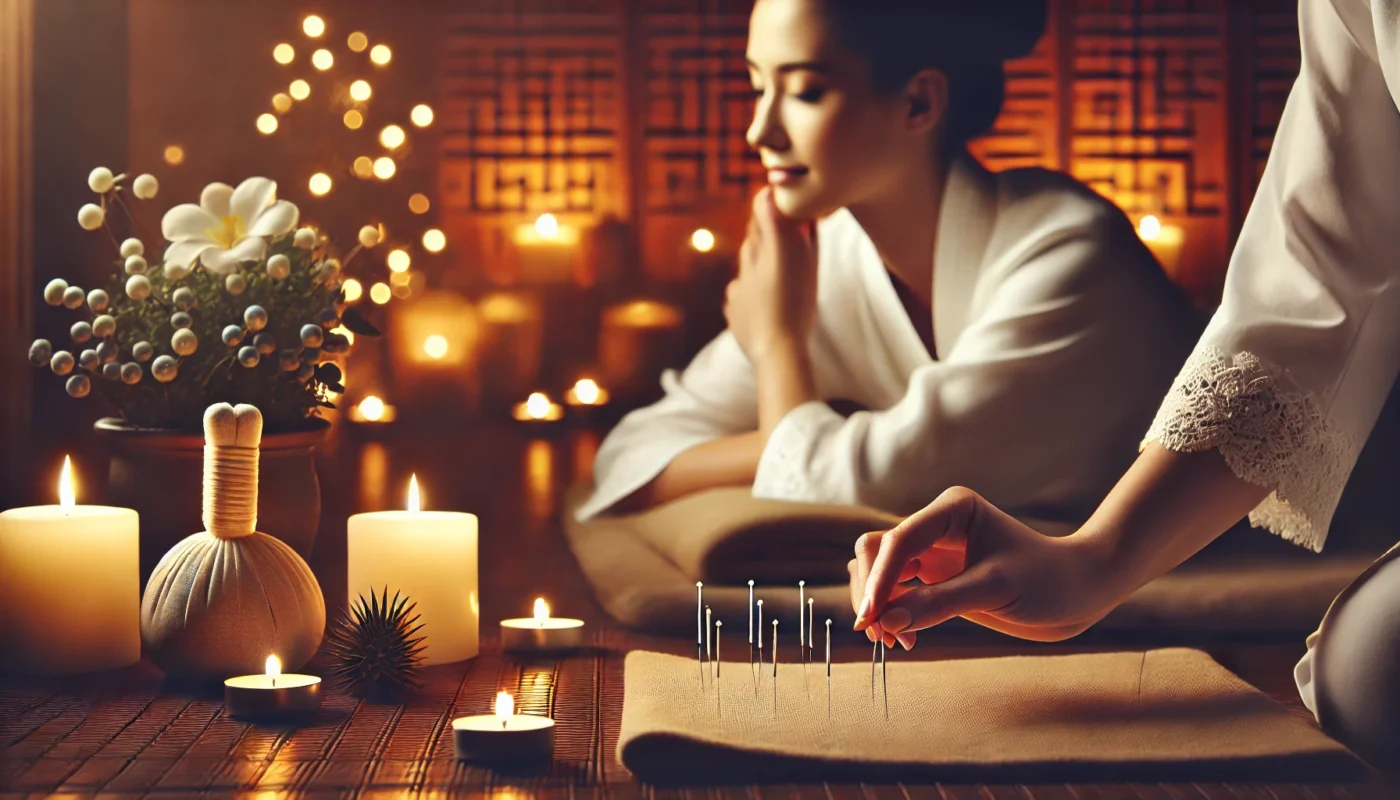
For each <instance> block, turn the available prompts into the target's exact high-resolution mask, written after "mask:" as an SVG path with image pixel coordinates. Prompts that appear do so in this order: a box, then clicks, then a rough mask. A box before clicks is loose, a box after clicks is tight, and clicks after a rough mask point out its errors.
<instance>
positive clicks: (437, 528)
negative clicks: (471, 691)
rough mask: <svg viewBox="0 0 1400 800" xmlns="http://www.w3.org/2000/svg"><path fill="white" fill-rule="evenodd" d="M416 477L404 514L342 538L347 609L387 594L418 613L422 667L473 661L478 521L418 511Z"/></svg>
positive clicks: (360, 525)
mask: <svg viewBox="0 0 1400 800" xmlns="http://www.w3.org/2000/svg"><path fill="white" fill-rule="evenodd" d="M420 505H421V501H420V499H419V494H418V477H417V476H416V475H415V476H413V477H412V478H411V479H410V480H409V485H408V510H407V511H376V512H372V513H367V514H355V515H354V516H352V517H350V521H349V523H348V527H347V531H346V550H347V553H346V573H347V586H348V588H349V603H350V606H351V607H352V608H353V607H354V604H355V602H356V600H357V599H358V598H359V596H361V595H363V596H365V597H369V595H370V593H371V592H380V591H383V590H384V589H385V588H387V589H388V591H389V594H390V595H392V594H394V593H395V592H401V593H403V594H404V595H406V596H407V597H408V599H409V601H410V602H412V603H414V604H415V605H416V607H417V608H416V610H415V613H416V614H418V615H419V616H420V617H421V619H420V620H419V622H421V623H423V632H422V634H423V637H424V639H423V644H424V650H423V665H424V666H432V665H433V664H448V663H451V662H454V661H462V660H463V659H468V658H472V657H473V656H475V655H476V654H477V652H478V650H479V639H478V636H479V621H480V616H479V615H480V606H479V600H478V595H477V579H478V576H477V563H478V562H477V519H476V515H474V514H465V513H460V512H455V511H422V510H420V509H419V506H420Z"/></svg>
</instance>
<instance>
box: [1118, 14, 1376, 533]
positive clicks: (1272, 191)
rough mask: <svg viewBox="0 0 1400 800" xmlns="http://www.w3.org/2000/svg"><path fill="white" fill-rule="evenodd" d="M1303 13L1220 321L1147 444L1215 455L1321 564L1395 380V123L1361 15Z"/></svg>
mask: <svg viewBox="0 0 1400 800" xmlns="http://www.w3.org/2000/svg"><path fill="white" fill-rule="evenodd" d="M1384 5H1385V4H1383V3H1376V6H1377V9H1376V12H1377V13H1380V12H1381V11H1382V6H1384ZM1298 16H1299V19H1298V30H1299V36H1300V39H1301V44H1302V68H1301V71H1300V73H1299V75H1298V79H1297V81H1296V82H1295V83H1294V85H1293V89H1292V91H1291V93H1290V94H1289V96H1288V102H1287V104H1286V105H1285V106H1284V111H1283V116H1282V119H1281V121H1280V122H1279V128H1278V133H1277V135H1276V137H1275V139H1274V146H1273V150H1272V151H1271V152H1270V154H1269V162H1268V165H1267V167H1266V168H1265V170H1264V175H1263V179H1262V181H1261V183H1260V185H1259V191H1258V193H1257V195H1256V196H1255V200H1254V203H1253V205H1252V206H1251V207H1250V209H1249V214H1248V216H1247V217H1246V219H1245V223H1244V227H1243V229H1242V230H1241V232H1240V239H1239V243H1238V244H1237V245H1236V247H1235V252H1234V254H1233V255H1232V257H1231V259H1230V269H1229V272H1228V273H1227V275H1226V279H1225V293H1224V297H1223V299H1222V302H1221V306H1220V309H1219V310H1218V311H1217V312H1216V314H1215V317H1214V318H1213V319H1212V320H1211V323H1210V325H1209V326H1208V327H1207V329H1206V332H1205V334H1204V335H1203V336H1202V338H1201V341H1200V342H1199V343H1198V344H1197V346H1196V350H1195V352H1194V353H1193V354H1192V356H1191V358H1190V359H1189V361H1188V362H1187V364H1186V366H1185V368H1184V369H1183V370H1182V372H1181V374H1180V375H1179V376H1178V378H1177V380H1176V382H1175V383H1174V384H1173V386H1172V389H1171V391H1170V392H1169V393H1168V395H1167V397H1166V399H1165V400H1164V401H1163V403H1162V406H1161V409H1160V410H1159V411H1158V414H1157V419H1156V421H1155V422H1153V424H1152V426H1151V428H1150V429H1149V431H1148V433H1147V436H1146V439H1145V440H1144V443H1146V442H1147V441H1154V440H1155V441H1158V442H1160V443H1161V444H1162V445H1163V446H1165V447H1168V448H1170V449H1172V450H1177V451H1182V452H1189V451H1197V450H1206V449H1211V448H1214V449H1216V450H1218V451H1219V452H1220V453H1221V455H1222V456H1223V457H1224V459H1225V461H1226V463H1228V464H1229V466H1230V468H1231V470H1232V471H1233V472H1234V473H1235V474H1236V475H1238V476H1239V477H1240V478H1242V479H1244V480H1246V481H1249V482H1250V483H1254V484H1256V485H1258V486H1262V487H1266V488H1270V489H1272V490H1273V492H1272V493H1271V494H1270V496H1269V497H1268V498H1267V499H1266V500H1265V501H1264V502H1263V503H1261V504H1260V505H1259V507H1258V508H1256V509H1255V510H1254V511H1253V512H1252V513H1251V514H1250V521H1251V522H1252V523H1253V524H1255V525H1256V526H1259V527H1264V528H1268V529H1269V530H1272V531H1273V532H1275V533H1277V534H1280V535H1281V536H1283V537H1284V538H1285V539H1288V540H1290V541H1293V542H1296V543H1298V544H1300V545H1303V546H1305V547H1308V548H1311V549H1313V550H1318V551H1320V550H1321V549H1322V544H1323V541H1324V540H1325V538H1326V536H1327V530H1328V527H1329V525H1330V524H1331V519H1332V514H1333V512H1334V511H1335V510H1336V506H1337V500H1338V498H1339V497H1340V495H1341V492H1342V489H1343V487H1344V486H1345V484H1346V481H1347V479H1348V477H1349V476H1350V474H1351V470H1352V468H1353V467H1354V466H1355V462H1356V457H1357V454H1358V452H1359V450H1360V448H1361V445H1362V443H1363V442H1364V441H1365V439H1366V438H1367V436H1368V435H1369V433H1370V430H1371V427H1372V426H1373V425H1374V424H1375V420H1376V417H1377V415H1378V414H1379V413H1380V409H1381V406H1382V405H1383V403H1384V401H1385V397H1386V394H1387V392H1388V390H1389V388H1390V386H1391V384H1392V383H1393V382H1394V380H1395V376H1396V371H1397V368H1400V361H1398V360H1397V359H1400V302H1397V301H1398V300H1400V296H1398V295H1397V278H1400V265H1397V261H1396V259H1397V257H1400V253H1398V252H1397V248H1396V236H1397V234H1398V233H1400V114H1397V112H1396V106H1395V101H1394V100H1393V99H1392V96H1391V93H1390V91H1389V90H1388V89H1387V85H1386V81H1385V77H1384V75H1383V73H1382V70H1381V67H1380V64H1379V62H1378V58H1377V53H1376V36H1375V30H1376V29H1375V27H1374V25H1373V22H1372V18H1371V11H1370V9H1369V8H1368V7H1367V5H1366V4H1365V3H1363V2H1359V1H1358V0H1303V2H1302V3H1301V4H1300V6H1299V11H1298ZM1386 24H1390V23H1386Z"/></svg>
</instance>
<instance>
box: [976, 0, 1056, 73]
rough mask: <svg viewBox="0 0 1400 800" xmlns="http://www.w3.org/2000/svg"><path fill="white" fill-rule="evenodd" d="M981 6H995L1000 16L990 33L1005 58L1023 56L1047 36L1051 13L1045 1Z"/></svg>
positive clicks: (1007, 1) (1002, 1)
mask: <svg viewBox="0 0 1400 800" xmlns="http://www.w3.org/2000/svg"><path fill="white" fill-rule="evenodd" d="M978 5H981V6H983V7H986V8H989V9H994V10H995V11H996V12H997V13H996V16H997V19H996V20H994V21H993V23H994V25H995V28H994V30H993V31H992V32H991V35H990V36H989V41H991V42H994V43H995V44H994V46H995V48H996V51H997V53H998V54H1000V56H1001V59H1002V60H1003V61H1009V60H1010V59H1013V58H1020V57H1021V56H1024V55H1026V54H1028V53H1030V51H1031V50H1032V49H1034V48H1035V43H1036V42H1038V41H1040V37H1042V36H1044V35H1045V22H1046V17H1047V16H1048V14H1049V11H1048V9H1047V7H1046V6H1047V3H1046V0H1000V1H999V2H990V3H989V2H986V0H982V2H980V3H979V4H978Z"/></svg>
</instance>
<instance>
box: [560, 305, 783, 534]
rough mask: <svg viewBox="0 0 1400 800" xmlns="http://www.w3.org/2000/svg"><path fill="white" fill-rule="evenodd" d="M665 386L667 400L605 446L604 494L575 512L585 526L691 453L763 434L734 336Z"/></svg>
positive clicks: (599, 476) (637, 416) (597, 475)
mask: <svg viewBox="0 0 1400 800" xmlns="http://www.w3.org/2000/svg"><path fill="white" fill-rule="evenodd" d="M661 386H662V388H664V389H665V391H666V395H665V397H663V398H661V399H660V400H659V401H657V402H656V403H654V404H652V405H650V406H647V407H646V408H639V409H637V410H636V411H633V412H632V413H630V414H628V415H627V416H625V417H623V418H622V421H621V422H619V423H618V424H617V427H615V428H613V430H612V432H611V433H609V434H608V436H607V438H606V439H604V440H603V444H602V446H601V447H599V448H598V456H597V458H596V459H595V461H594V465H593V476H594V483H595V485H596V488H595V489H594V491H593V496H592V497H590V498H589V499H588V501H587V502H585V503H584V504H583V505H581V506H579V508H578V511H577V512H576V514H575V516H576V518H577V519H578V520H579V521H580V522H582V521H585V520H587V519H589V518H590V517H593V516H596V515H597V514H600V513H602V512H603V511H605V510H607V509H608V508H609V507H611V506H612V505H613V504H614V503H617V502H618V501H619V500H622V499H624V498H626V497H627V496H628V495H630V494H632V493H633V492H635V491H637V490H638V489H640V488H641V487H643V486H645V485H646V484H647V483H649V482H650V481H651V480H652V479H653V478H655V477H656V476H657V475H660V474H661V472H662V471H663V470H665V469H666V466H667V465H668V464H670V463H671V461H672V459H674V458H675V457H676V456H678V455H680V454H681V453H683V452H685V451H686V450H689V449H690V448H692V447H694V446H696V445H698V444H702V443H704V442H708V441H712V440H714V439H719V438H722V437H724V436H730V435H734V434H739V433H743V432H745V431H751V430H756V429H757V428H758V390H757V388H756V386H755V383H754V376H753V368H752V367H751V366H750V365H749V360H748V357H746V356H745V355H744V351H743V350H742V349H741V348H740V347H739V343H738V341H737V340H736V339H735V338H734V334H732V333H730V332H729V331H727V330H726V331H724V332H723V333H721V334H720V335H719V336H717V337H715V339H714V340H713V341H711V342H710V343H709V344H707V345H705V347H704V348H703V349H702V350H701V351H700V352H699V354H697V355H696V356H695V358H694V360H692V361H691V362H690V364H689V365H688V366H687V367H686V368H685V371H684V372H681V373H677V372H676V371H675V370H666V371H665V372H664V373H662V375H661Z"/></svg>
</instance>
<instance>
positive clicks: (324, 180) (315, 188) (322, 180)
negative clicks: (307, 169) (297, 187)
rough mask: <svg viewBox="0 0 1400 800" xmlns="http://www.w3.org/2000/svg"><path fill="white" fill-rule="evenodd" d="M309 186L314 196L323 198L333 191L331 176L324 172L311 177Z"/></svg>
mask: <svg viewBox="0 0 1400 800" xmlns="http://www.w3.org/2000/svg"><path fill="white" fill-rule="evenodd" d="M307 186H308V187H309V188H310V189H311V193H312V194H314V195H316V196H317V197H321V196H322V195H324V194H326V193H327V192H329V191H330V190H331V176H329V175H327V174H326V173H324V172H318V173H316V174H315V175H312V176H311V180H310V181H309V182H308V183H307Z"/></svg>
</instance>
